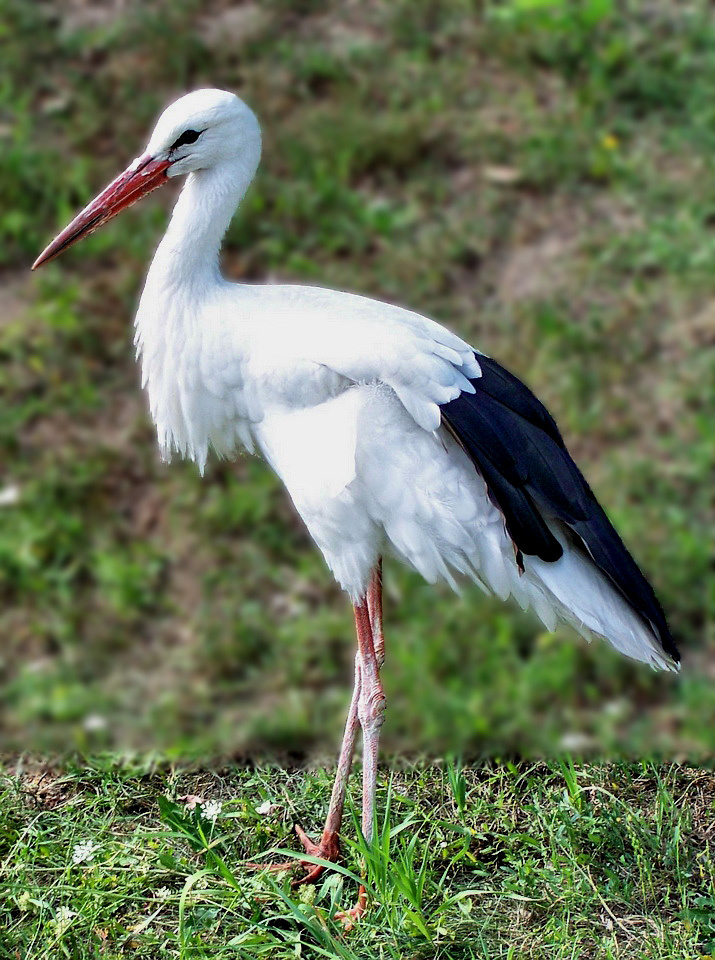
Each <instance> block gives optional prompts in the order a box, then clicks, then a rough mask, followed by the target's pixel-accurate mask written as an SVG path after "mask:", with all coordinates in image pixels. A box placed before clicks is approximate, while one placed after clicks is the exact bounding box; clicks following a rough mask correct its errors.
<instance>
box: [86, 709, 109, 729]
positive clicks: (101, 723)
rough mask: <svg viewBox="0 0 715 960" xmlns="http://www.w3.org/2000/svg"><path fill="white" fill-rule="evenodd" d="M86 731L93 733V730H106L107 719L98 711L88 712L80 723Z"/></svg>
mask: <svg viewBox="0 0 715 960" xmlns="http://www.w3.org/2000/svg"><path fill="white" fill-rule="evenodd" d="M82 726H83V727H84V729H85V730H86V731H87V733H93V732H94V731H95V730H106V728H107V721H106V718H105V717H103V716H102V715H101V714H99V713H88V714H87V716H86V717H85V718H84V723H83V724H82Z"/></svg>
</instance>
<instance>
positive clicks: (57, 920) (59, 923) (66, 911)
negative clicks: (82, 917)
mask: <svg viewBox="0 0 715 960" xmlns="http://www.w3.org/2000/svg"><path fill="white" fill-rule="evenodd" d="M76 916H77V914H76V913H75V912H74V910H70V908H69V907H60V908H59V910H58V911H57V913H56V914H55V917H54V919H53V920H52V924H53V925H54V928H55V931H56V933H57V935H58V936H62V934H63V933H64V932H65V930H67V928H68V927H69V926H70V924H71V923H72V918H73V917H76Z"/></svg>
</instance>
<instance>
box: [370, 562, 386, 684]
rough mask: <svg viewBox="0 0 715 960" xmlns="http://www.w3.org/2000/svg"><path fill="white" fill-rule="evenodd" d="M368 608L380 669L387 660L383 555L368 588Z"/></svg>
mask: <svg viewBox="0 0 715 960" xmlns="http://www.w3.org/2000/svg"><path fill="white" fill-rule="evenodd" d="M367 609H368V611H369V613H370V627H371V628H372V641H373V644H374V645H375V656H376V657H377V666H378V669H379V668H380V667H381V666H382V665H383V663H384V662H385V637H384V634H383V632H382V557H380V559H379V560H378V561H377V566H376V567H375V569H374V570H373V572H372V576H371V577H370V586H369V587H368V589H367Z"/></svg>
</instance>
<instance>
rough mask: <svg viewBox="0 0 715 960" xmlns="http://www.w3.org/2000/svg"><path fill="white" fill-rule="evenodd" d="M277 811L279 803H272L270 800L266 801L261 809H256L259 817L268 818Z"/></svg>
mask: <svg viewBox="0 0 715 960" xmlns="http://www.w3.org/2000/svg"><path fill="white" fill-rule="evenodd" d="M277 809H278V804H277V803H271V801H270V800H266V801H264V803H262V804H261V805H260V807H256V813H257V814H258V815H259V817H267V816H269V815H270V814H271V813H273V811H274V810H277Z"/></svg>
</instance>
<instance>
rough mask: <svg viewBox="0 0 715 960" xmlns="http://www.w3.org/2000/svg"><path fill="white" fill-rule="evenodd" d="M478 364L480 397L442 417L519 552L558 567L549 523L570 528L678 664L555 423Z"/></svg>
mask: <svg viewBox="0 0 715 960" xmlns="http://www.w3.org/2000/svg"><path fill="white" fill-rule="evenodd" d="M477 359H478V361H479V364H480V366H481V368H482V376H481V377H479V378H478V379H475V380H472V381H471V382H472V384H473V385H474V388H475V390H476V393H474V394H469V393H462V394H460V396H459V397H457V399H456V400H452V401H451V402H450V403H446V404H444V405H443V406H442V414H443V416H444V419H445V421H446V423H447V425H448V426H449V428H450V430H451V431H452V433H453V434H454V435H455V437H456V438H457V439H458V440H459V442H460V443H461V444H462V446H463V447H464V449H465V450H466V452H467V453H468V454H469V456H470V457H471V459H472V460H473V461H474V463H475V465H476V466H477V468H478V469H479V472H480V473H481V475H482V477H483V478H484V482H485V483H486V485H487V489H488V491H489V495H490V497H491V498H492V500H493V501H494V502H495V503H496V504H497V506H498V507H499V509H500V510H501V512H502V513H503V515H504V521H505V523H506V528H507V531H508V533H509V536H510V537H511V538H512V540H513V541H514V544H515V546H516V547H517V549H518V550H519V551H521V553H524V554H527V555H529V556H537V557H540V558H541V559H542V560H545V561H547V562H554V561H556V560H558V559H559V558H560V557H561V556H562V554H563V549H562V547H561V544H560V543H559V542H558V540H557V539H556V537H555V536H554V535H553V533H552V532H551V531H550V530H549V528H548V526H547V523H546V518H550V519H551V518H553V519H557V520H560V521H562V522H563V523H565V524H566V525H567V526H568V527H570V529H571V530H573V531H574V533H575V534H577V535H578V536H579V537H580V538H581V540H582V541H583V543H584V544H585V546H586V548H587V549H588V552H589V553H590V555H591V557H592V559H593V561H594V563H595V564H596V565H597V566H598V567H599V568H600V569H601V570H602V571H603V572H604V573H605V574H606V575H607V576H608V577H609V578H610V579H611V581H612V582H613V583H614V585H615V586H616V587H617V588H618V590H620V592H621V593H622V594H623V596H624V597H625V599H626V600H627V601H628V602H629V604H630V605H631V606H632V607H633V609H634V610H636V611H637V612H638V613H639V614H640V616H641V617H642V618H643V619H644V620H645V621H646V622H647V623H649V624H650V625H651V626H652V628H653V630H654V631H655V633H656V635H657V636H658V637H659V638H660V642H661V645H662V647H663V649H664V650H665V652H666V653H668V654H669V655H670V656H671V657H672V658H673V659H674V660H675V661H676V662H678V661H679V660H680V656H679V654H678V650H677V648H676V646H675V642H674V640H673V637H672V635H671V633H670V630H669V628H668V624H667V622H666V619H665V615H664V613H663V610H662V608H661V606H660V604H659V603H658V600H657V598H656V596H655V594H654V592H653V589H652V587H651V586H650V584H649V583H648V581H647V580H646V578H645V577H644V576H643V574H642V573H641V571H640V569H639V568H638V565H637V563H636V562H635V560H634V559H633V557H632V556H631V555H630V553H629V552H628V550H627V549H626V547H625V546H624V544H623V541H622V540H621V538H620V537H619V536H618V534H617V533H616V531H615V529H614V527H613V525H612V524H611V522H610V520H609V519H608V517H607V516H606V514H605V513H604V511H603V509H602V508H601V506H600V504H599V503H598V501H597V500H596V498H595V496H594V495H593V492H592V490H591V488H590V487H589V485H588V483H587V482H586V480H585V479H584V477H583V475H582V473H581V471H580V470H579V469H578V467H577V466H576V464H575V463H574V461H573V460H572V459H571V457H570V455H569V453H568V451H567V449H566V446H565V444H564V441H563V438H562V437H561V434H560V433H559V429H558V427H557V426H556V423H555V421H554V419H553V417H552V416H551V414H550V413H549V412H548V410H547V409H546V407H544V405H543V404H542V403H541V402H540V401H539V400H537V398H536V397H535V396H534V394H533V393H532V392H531V390H529V388H528V387H526V386H525V385H524V384H523V383H522V382H521V381H520V380H519V379H518V378H517V377H515V376H514V375H513V374H511V373H509V371H508V370H505V369H504V367H502V366H500V365H499V364H498V363H497V362H496V361H495V360H492V359H491V358H490V357H484V356H482V355H481V354H480V355H478V356H477Z"/></svg>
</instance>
